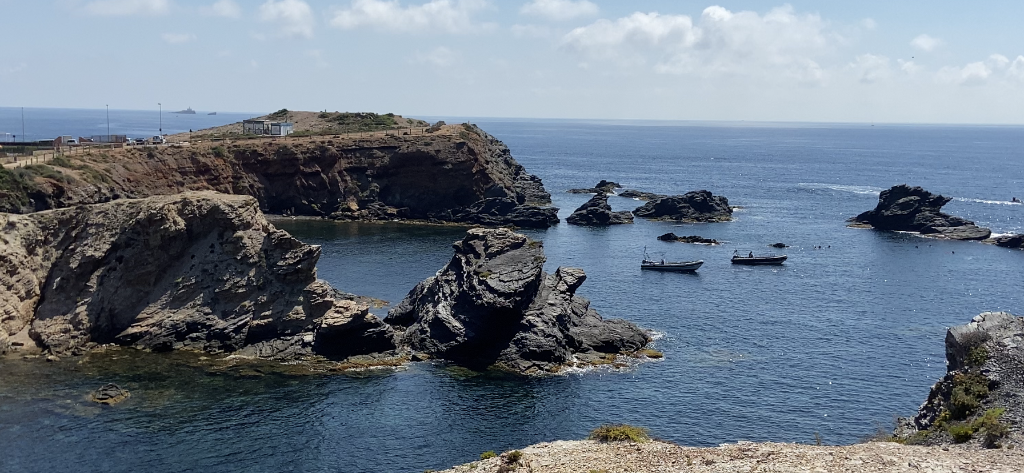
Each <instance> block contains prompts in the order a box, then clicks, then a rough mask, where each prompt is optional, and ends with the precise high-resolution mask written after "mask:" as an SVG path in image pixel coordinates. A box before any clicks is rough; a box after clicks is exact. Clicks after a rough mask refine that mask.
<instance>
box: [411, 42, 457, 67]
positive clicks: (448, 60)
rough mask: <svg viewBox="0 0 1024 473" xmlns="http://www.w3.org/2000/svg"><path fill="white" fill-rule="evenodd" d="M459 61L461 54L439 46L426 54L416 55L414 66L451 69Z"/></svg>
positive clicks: (413, 61) (413, 60)
mask: <svg viewBox="0 0 1024 473" xmlns="http://www.w3.org/2000/svg"><path fill="white" fill-rule="evenodd" d="M458 60H459V54H458V53H456V52H455V51H452V50H451V49H448V48H446V47H444V46H439V47H436V48H434V49H432V50H431V51H429V52H426V53H416V57H414V58H413V59H412V61H411V62H412V63H413V64H429V65H431V66H434V67H449V66H451V65H453V64H455V62H456V61H458Z"/></svg>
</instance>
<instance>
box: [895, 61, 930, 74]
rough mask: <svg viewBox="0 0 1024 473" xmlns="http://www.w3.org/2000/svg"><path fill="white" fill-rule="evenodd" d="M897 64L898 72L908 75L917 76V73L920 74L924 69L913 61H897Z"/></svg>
mask: <svg viewBox="0 0 1024 473" xmlns="http://www.w3.org/2000/svg"><path fill="white" fill-rule="evenodd" d="M898 62H899V63H900V70H901V71H903V72H905V73H907V74H910V75H914V74H917V73H918V72H921V71H922V70H923V69H924V67H921V66H920V65H918V64H917V63H915V62H914V61H905V60H903V59H899V60H898Z"/></svg>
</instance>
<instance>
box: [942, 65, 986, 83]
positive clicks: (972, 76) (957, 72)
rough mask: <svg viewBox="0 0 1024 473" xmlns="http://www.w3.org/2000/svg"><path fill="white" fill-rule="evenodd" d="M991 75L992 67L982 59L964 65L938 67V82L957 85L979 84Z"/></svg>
mask: <svg viewBox="0 0 1024 473" xmlns="http://www.w3.org/2000/svg"><path fill="white" fill-rule="evenodd" d="M991 75H992V68H990V67H989V66H988V65H987V64H985V63H984V62H982V61H978V62H972V63H970V64H968V65H966V66H964V67H955V66H947V67H943V68H942V69H939V72H938V74H937V77H938V79H939V81H940V82H946V83H950V84H957V85H981V84H984V83H985V82H987V81H988V78H989V76H991Z"/></svg>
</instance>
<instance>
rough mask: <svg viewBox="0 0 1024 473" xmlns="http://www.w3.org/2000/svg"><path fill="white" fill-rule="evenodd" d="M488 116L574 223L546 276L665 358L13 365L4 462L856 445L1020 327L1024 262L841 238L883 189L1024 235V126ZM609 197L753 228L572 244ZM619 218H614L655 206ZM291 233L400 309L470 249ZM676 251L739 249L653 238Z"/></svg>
mask: <svg viewBox="0 0 1024 473" xmlns="http://www.w3.org/2000/svg"><path fill="white" fill-rule="evenodd" d="M453 122H454V121H453ZM474 122H475V123H476V124H478V125H479V126H480V127H481V128H482V129H483V130H485V131H487V132H488V133H490V134H491V135H494V136H495V137H496V138H498V139H500V140H502V141H503V142H504V143H505V144H506V145H508V147H509V148H510V149H511V151H512V155H513V156H514V157H515V158H516V160H517V161H519V163H520V164H522V165H523V166H524V167H525V168H526V170H527V171H528V172H530V173H532V174H534V175H536V176H539V177H540V178H541V179H543V182H544V185H545V187H546V188H547V190H548V191H550V192H551V194H552V200H553V204H554V206H556V207H558V208H560V209H561V210H560V211H559V217H561V218H562V219H563V223H561V224H560V225H558V226H556V227H552V228H550V229H546V230H525V231H523V233H525V234H527V235H528V236H529V237H530V238H532V239H535V240H540V241H543V243H544V249H545V253H546V255H547V258H548V261H547V265H546V267H545V270H546V271H548V272H554V271H555V269H556V268H557V267H559V266H574V267H581V268H583V269H584V270H586V272H587V276H588V279H587V282H586V284H584V285H583V286H582V287H581V288H580V290H579V292H580V294H581V295H583V296H584V297H586V298H588V299H590V300H591V302H592V305H593V307H594V308H596V309H597V310H598V311H600V312H601V314H602V315H603V316H604V317H607V318H625V319H627V320H630V321H632V322H634V323H636V324H637V325H639V326H640V327H644V328H649V329H652V330H654V332H655V333H656V334H657V336H658V339H657V340H656V341H655V345H654V347H655V348H656V349H658V350H660V351H662V352H664V353H665V355H666V357H665V359H663V360H659V361H654V362H648V363H642V364H639V365H638V366H635V367H632V368H630V369H628V370H625V371H624V372H620V373H613V372H610V371H607V370H596V371H590V372H580V373H572V374H568V375H562V376H555V377H545V378H521V377H515V376H509V375H504V374H495V373H484V374H477V373H472V372H469V371H466V370H464V369H459V368H451V367H446V366H443V365H440V364H433V363H414V364H411V365H409V366H407V367H406V368H404V369H401V370H398V371H396V372H391V371H387V372H381V373H362V374H356V375H330V376H328V375H314V376H286V375H280V374H271V373H260V372H248V371H246V372H237V373H225V374H221V375H209V374H207V373H206V372H205V371H204V370H202V369H201V368H189V367H187V366H182V365H180V364H175V363H174V362H173V360H171V359H169V356H167V355H157V354H144V355H141V357H140V358H139V361H132V362H131V363H130V364H131V365H134V367H132V366H126V365H125V364H124V363H127V362H126V361H124V360H122V361H121V362H118V361H117V360H109V359H107V360H106V361H86V362H85V363H83V364H78V361H79V360H76V359H66V360H62V361H60V362H57V363H45V362H42V361H38V362H37V361H33V362H22V361H20V360H2V361H0V373H3V380H4V381H3V382H2V383H0V401H2V402H0V437H2V438H5V439H9V440H10V441H8V442H5V444H6V445H5V446H4V447H3V451H2V452H0V466H10V467H12V468H13V469H15V470H22V471H47V470H52V469H53V468H55V467H56V466H57V465H66V464H70V463H71V462H73V461H81V462H84V464H83V467H82V471H93V470H100V469H104V470H107V471H122V470H131V469H150V470H171V469H175V470H178V469H195V470H199V469H210V470H212V471H226V470H235V471H423V470H424V469H428V468H434V469H442V468H447V467H450V466H452V465H455V464H459V463H464V462H467V461H471V460H473V459H475V458H477V456H478V455H479V454H480V453H481V452H483V451H486V450H495V451H502V450H509V449H513V448H520V447H523V446H525V445H529V444H533V443H536V442H541V441H550V440H556V439H578V438H582V437H584V436H585V435H586V433H587V432H588V431H589V430H590V429H592V428H594V427H595V426H597V425H598V424H600V423H604V422H627V423H631V424H637V425H643V426H646V427H648V428H650V429H651V430H652V432H653V433H654V434H655V435H656V436H657V437H659V438H663V439H667V440H671V441H675V442H679V443H681V444H684V445H694V446H709V445H717V444H719V443H723V442H731V441H736V440H754V441H760V440H770V441H791V442H803V443H808V442H813V439H814V434H815V433H816V432H817V433H819V434H820V435H821V437H822V438H823V439H824V441H825V442H826V443H830V444H846V443H852V442H856V441H857V440H858V439H859V438H861V437H862V436H864V435H867V434H870V433H873V432H874V431H875V430H876V428H877V427H878V426H884V427H888V426H890V425H891V423H892V417H893V416H894V415H911V414H912V413H913V412H914V411H915V409H916V408H917V406H918V405H920V403H921V402H922V400H923V399H924V398H925V395H926V394H927V392H928V388H929V386H930V385H931V384H932V383H933V382H934V381H935V380H936V379H938V378H939V377H941V375H942V374H943V373H944V372H945V359H944V354H943V353H944V352H943V344H942V337H943V335H944V333H945V329H946V327H947V326H951V325H959V324H962V323H965V322H966V321H968V320H970V318H971V317H973V316H974V315H976V314H978V313H979V312H982V311H987V310H1004V311H1008V312H1011V313H1016V314H1022V313H1024V296H1022V295H1021V289H1022V287H1021V284H1022V281H1024V264H1022V263H1024V252H1021V251H1016V250H1007V249H1004V248H998V247H995V246H992V245H983V244H978V243H973V242H955V241H940V240H932V239H924V238H921V237H918V236H915V235H912V234H906V233H888V232H881V231H874V230H863V229H851V228H846V226H845V221H846V219H848V218H849V217H851V216H854V215H857V214H859V213H860V212H863V211H865V210H869V209H871V208H872V207H874V205H875V203H876V201H877V198H878V192H879V191H880V190H882V189H886V188H888V187H889V186H891V185H894V184H898V183H903V182H906V183H909V184H911V185H920V186H923V187H925V188H926V189H929V190H931V191H933V192H936V193H942V194H944V195H947V196H953V197H954V200H953V201H952V202H950V203H949V204H948V205H947V206H946V207H945V211H947V212H949V213H951V214H954V215H957V216H961V217H964V218H969V219H971V220H974V221H976V222H977V223H978V224H979V225H984V226H986V227H989V228H991V229H992V230H993V232H996V233H1011V232H1024V206H1021V205H1019V204H1011V203H1010V202H1009V201H1010V198H1011V196H1014V195H1017V196H1021V194H1024V192H1022V191H1024V171H1022V170H1021V168H1020V167H1019V166H1018V165H1017V164H1018V163H1020V162H1021V160H1022V159H1024V155H1022V150H1021V148H1020V143H1021V142H1024V129H1021V128H1010V127H992V128H988V127H910V126H877V127H869V126H866V125H849V126H845V125H831V126H824V125H822V126H806V127H802V126H785V125H775V126H763V127H759V126H696V125H669V124H662V125H664V126H636V125H624V124H606V123H581V122H558V121H550V122H546V121H532V122H531V121H488V120H478V121H474ZM601 179H608V180H613V181H616V182H619V183H621V184H622V185H623V186H624V187H625V188H632V189H639V190H642V191H648V192H657V193H664V194H676V193H683V192H687V191H691V190H698V189H708V190H710V191H712V192H713V193H714V194H715V195H723V196H726V197H728V198H729V202H730V204H731V205H735V206H738V207H739V209H738V210H737V211H736V212H735V213H734V215H733V217H734V221H732V222H725V223H713V224H687V225H678V224H673V223H670V222H651V221H646V220H644V219H639V218H638V219H636V220H635V222H634V224H632V225H617V226H614V227H610V228H586V227H575V226H571V225H566V224H565V223H564V219H565V218H566V217H567V216H568V215H569V214H570V213H571V212H572V210H573V209H575V208H577V207H579V206H580V205H582V204H583V203H584V202H586V201H587V200H589V199H590V197H591V196H590V195H585V194H584V195H577V194H568V193H566V192H565V191H566V190H568V189H572V188H580V187H586V186H590V185H592V184H593V183H595V182H598V181H599V180H601ZM608 202H609V204H611V206H612V207H613V209H614V210H617V211H618V210H632V209H634V208H636V207H637V206H639V205H641V204H642V202H639V201H636V200H632V199H625V198H621V197H617V196H609V198H608ZM273 222H274V224H275V225H277V226H278V227H279V228H282V229H285V230H287V231H289V232H290V233H291V234H292V235H293V236H294V237H295V238H297V239H299V240H300V241H302V242H304V243H307V244H317V245H322V256H321V258H320V261H319V264H318V276H319V277H320V278H322V279H325V280H327V281H328V282H329V283H331V284H332V285H333V286H334V287H336V288H339V289H341V290H343V291H346V292H350V293H354V294H359V295H364V296H369V297H374V298H380V299H384V300H387V301H390V302H391V303H392V304H396V303H398V302H399V301H400V300H401V299H402V298H403V297H405V295H406V293H408V291H409V290H410V289H411V288H412V287H413V286H414V285H415V284H417V283H418V282H420V281H422V280H423V279H424V278H426V277H429V276H431V275H433V274H434V273H435V272H436V271H437V270H438V269H439V268H441V267H442V266H443V265H444V264H445V263H446V262H447V261H448V260H449V259H450V258H451V251H452V250H451V244H452V242H453V241H456V240H459V239H461V238H462V237H463V236H464V235H465V230H466V227H462V226H455V225H451V226H448V225H445V226H442V225H434V226H427V225H412V224H395V223H342V222H332V221H323V220H312V219H288V218H284V219H280V218H275V219H273ZM667 232H675V233H676V234H679V235H692V234H699V235H701V236H703V237H706V238H713V239H716V240H718V241H719V242H722V244H721V245H718V246H705V245H687V244H681V243H667V242H660V241H657V236H658V235H662V234H664V233H667ZM775 242H785V243H786V244H787V245H789V246H790V248H787V249H785V250H784V251H785V252H786V253H787V254H788V255H789V256H790V259H789V261H787V263H786V264H785V265H784V266H782V267H778V268H737V267H732V266H730V265H729V264H728V258H729V256H730V255H731V253H732V252H733V251H734V250H736V249H742V250H754V251H759V250H764V251H766V250H768V248H767V245H769V244H771V243H775ZM818 246H820V247H822V249H815V247H818ZM644 247H646V248H647V251H648V252H649V253H651V254H652V256H656V257H660V255H661V254H664V256H665V257H666V259H672V260H677V259H684V258H685V259H703V260H704V261H705V262H706V263H705V265H704V266H703V267H702V268H701V269H700V271H699V272H698V273H697V274H696V275H686V274H658V273H653V274H652V273H641V272H640V269H639V261H640V259H641V257H642V255H643V251H644ZM780 251H783V250H780ZM385 311H386V308H385V309H376V310H374V312H375V313H377V314H378V315H383V314H384V312H385ZM129 353H131V352H130V351H129ZM93 356H94V357H96V358H97V360H104V357H114V356H118V355H117V354H116V353H111V354H97V355H93ZM176 356H184V355H176ZM142 360H145V361H144V362H143V361H142ZM175 366H176V367H175ZM8 380H14V381H15V382H8ZM104 382H117V383H119V384H121V385H124V386H126V387H128V388H129V389H131V390H132V398H131V399H130V400H128V401H126V402H125V403H124V404H122V405H118V406H115V407H113V408H109V409H105V408H104V409H101V408H98V407H95V406H89V405H87V404H86V402H85V401H84V395H85V393H87V392H88V391H89V390H92V389H95V388H97V387H99V386H100V385H102V384H103V383H104ZM40 393H45V394H43V395H40ZM57 432H59V434H55V433H57ZM236 438H246V439H247V441H246V442H230V440H231V439H236ZM168 446H171V447H168ZM368 446H372V448H367V447H368ZM118 452H120V453H118ZM128 452H131V453H130V454H129V453H128ZM186 452H188V453H195V452H200V453H199V454H193V455H183V454H184V453H186ZM172 464H173V467H172V466H171V465H172Z"/></svg>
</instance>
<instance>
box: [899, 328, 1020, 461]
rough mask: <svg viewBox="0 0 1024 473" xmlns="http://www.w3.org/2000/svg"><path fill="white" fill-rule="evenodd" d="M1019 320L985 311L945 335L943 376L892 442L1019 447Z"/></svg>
mask: <svg viewBox="0 0 1024 473" xmlns="http://www.w3.org/2000/svg"><path fill="white" fill-rule="evenodd" d="M1022 393H1024V318H1022V317H1017V316H1014V315H1011V314H1008V313H1006V312H985V313H982V314H980V315H978V316H976V317H974V319H973V320H971V322H970V323H968V324H966V325H960V326H956V327H952V328H950V329H949V330H948V331H947V332H946V375H945V376H944V377H943V378H942V379H941V380H939V382H937V383H935V385H934V386H932V388H931V391H930V393H929V394H928V399H927V400H926V401H925V402H924V404H922V405H921V408H920V409H919V411H918V414H917V415H916V416H915V417H913V418H911V419H900V421H899V423H898V425H897V427H896V430H895V432H894V438H895V439H896V440H898V441H901V442H905V443H913V444H921V445H951V444H963V445H966V446H973V447H985V448H994V447H1010V448H1013V447H1017V448H1018V449H1019V448H1020V447H1024V441H1022V438H1021V428H1022V426H1024V398H1022V397H1021V396H1022Z"/></svg>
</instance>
